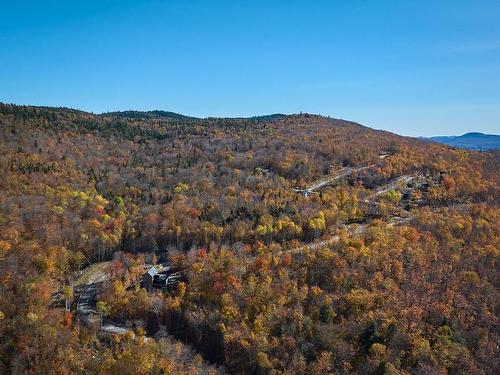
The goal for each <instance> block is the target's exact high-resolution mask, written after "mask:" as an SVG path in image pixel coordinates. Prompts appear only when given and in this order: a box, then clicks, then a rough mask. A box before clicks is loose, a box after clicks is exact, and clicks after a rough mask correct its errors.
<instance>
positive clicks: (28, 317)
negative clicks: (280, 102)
mask: <svg viewBox="0 0 500 375" xmlns="http://www.w3.org/2000/svg"><path fill="white" fill-rule="evenodd" d="M499 162H500V153H499V152H495V151H492V152H476V151H468V150H462V149H452V148H449V147H447V146H444V145H440V144H437V143H429V142H426V141H421V140H416V139H412V138H406V137H401V136H398V135H395V134H392V133H388V132H384V131H377V130H373V129H370V128H367V127H364V126H362V125H359V124H356V123H353V122H349V121H345V120H338V119H332V118H325V117H321V116H317V115H309V114H298V115H286V116H285V115H271V116H262V117H257V118H249V119H224V118H207V119H198V118H193V117H188V116H183V115H179V114H174V113H171V112H163V111H153V112H135V111H127V112H119V113H106V114H99V115H96V114H91V113H86V112H83V111H78V110H73V109H65V108H48V107H30V106H15V105H7V104H0V171H1V172H2V178H0V373H16V374H20V373H57V374H70V373H101V374H113V373H122V374H125V373H127V374H148V373H208V374H214V373H218V372H224V371H225V372H229V373H237V374H241V373H243V374H245V373H246V374H254V373H262V374H271V373H276V374H290V373H295V374H323V373H329V372H330V373H338V374H348V373H360V374H367V373H390V374H409V373H415V374H434V373H436V374H437V373H450V374H458V373H476V374H495V373H498V371H499V370H500V367H499V363H498V358H500V355H499V354H500V353H498V347H499V346H498V343H499V336H498V332H499V329H498V328H499V327H498V318H497V316H496V314H497V311H498V301H499V300H500V298H498V297H499V295H498V290H499V288H498V287H499V286H500V285H498V277H497V276H498V274H497V267H498V263H497V262H498V256H499V252H498V244H499V240H500V238H499V231H498V228H499V225H500V211H499V208H498V202H499V199H500V195H499V193H500V190H499V187H500V186H499V170H498V166H499V165H500V163H499ZM158 259H160V260H161V261H162V262H164V263H168V264H169V266H172V267H173V269H175V270H180V271H179V273H180V274H182V281H181V282H180V283H179V284H178V285H176V288H174V289H168V288H163V289H155V290H153V291H149V292H147V291H146V289H143V288H141V287H140V285H141V284H140V281H141V280H142V276H143V274H144V272H145V266H146V265H151V264H154V263H155V262H157V261H158ZM95 269H98V270H100V272H101V274H96V273H94V274H93V273H92V272H94V271H93V270H95ZM89 275H90V276H89ZM103 280H105V281H103ZM98 281H99V282H98ZM90 286H92V287H94V288H96V289H97V292H96V293H95V298H96V301H94V302H95V304H94V305H95V306H94V307H93V308H94V310H95V311H94V312H93V313H95V314H96V316H99V318H102V319H105V320H108V321H111V322H113V323H114V324H116V325H120V327H126V332H128V333H127V334H124V335H122V336H119V337H113V339H112V340H110V339H109V337H107V336H105V334H104V333H103V330H102V329H100V328H99V322H100V320H101V319H96V320H94V323H93V324H84V323H83V320H82V319H81V317H80V316H78V314H79V313H78V300H79V298H80V296H81V295H82V294H83V293H85V292H86V291H88V289H89V288H90ZM130 332H133V334H130ZM145 335H148V336H149V339H147V340H145V339H144V336H145ZM169 335H173V336H175V337H177V338H180V339H181V340H180V341H176V340H175V339H174V338H173V337H171V336H169ZM181 342H182V343H184V344H185V343H188V344H189V345H190V347H186V346H185V345H184V344H181ZM201 356H203V358H204V359H205V360H208V361H210V362H211V363H208V362H206V361H205V360H204V359H202V357H201Z"/></svg>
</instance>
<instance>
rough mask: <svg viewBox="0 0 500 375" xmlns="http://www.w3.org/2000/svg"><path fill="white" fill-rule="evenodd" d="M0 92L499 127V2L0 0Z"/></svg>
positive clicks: (182, 109) (403, 124)
mask: <svg viewBox="0 0 500 375" xmlns="http://www.w3.org/2000/svg"><path fill="white" fill-rule="evenodd" d="M0 15H1V16H0V17H1V21H0V43H1V46H2V48H0V101H2V102H11V103H17V104H33V105H50V106H68V107H73V108H80V109H83V110H88V111H93V112H103V111H112V110H126V109H137V110H150V109H164V110H170V111H174V112H179V113H183V114H189V115H194V116H251V115H259V114H269V113H276V112H280V113H297V112H301V111H302V112H310V113H320V114H323V115H332V116H335V117H339V118H346V119H350V120H353V121H357V122H360V123H363V124H365V125H367V126H370V127H374V128H377V129H386V130H389V131H393V132H396V133H399V134H405V135H425V136H430V135H443V134H462V133H464V132H467V131H482V132H487V133H497V134H498V133H500V1H493V0H491V1H483V0H474V1H465V0H454V1H444V0H443V1H436V0H421V1H406V0H393V1H385V0H377V1H368V0H364V1H362V0H342V1H334V0H331V1H321V0H317V1H305V0H304V1H298V0H287V1H271V0H268V1H258V0H254V1H238V0H227V1H217V0H212V1H197V0H191V1H178V0H163V1H158V0H157V1H153V0H145V1H127V0H121V1H105V0H102V1H93V0H87V1H76V0H73V1H64V2H63V1H43V2H41V1H22V0H16V1H14V0H10V1H8V0H2V1H0Z"/></svg>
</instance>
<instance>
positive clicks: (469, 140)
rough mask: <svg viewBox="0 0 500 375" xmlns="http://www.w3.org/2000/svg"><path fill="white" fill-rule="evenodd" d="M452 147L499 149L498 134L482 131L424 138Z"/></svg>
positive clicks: (499, 136)
mask: <svg viewBox="0 0 500 375" xmlns="http://www.w3.org/2000/svg"><path fill="white" fill-rule="evenodd" d="M426 139H428V140H431V141H434V142H438V143H443V144H445V145H448V146H452V147H460V148H467V149H469V150H480V151H482V150H498V149H500V135H495V134H483V133H477V132H472V133H466V134H464V135H458V136H439V137H430V138H426Z"/></svg>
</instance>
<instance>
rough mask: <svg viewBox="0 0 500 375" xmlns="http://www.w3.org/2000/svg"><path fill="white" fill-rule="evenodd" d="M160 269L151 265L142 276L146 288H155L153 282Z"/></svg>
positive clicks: (149, 289) (143, 285)
mask: <svg viewBox="0 0 500 375" xmlns="http://www.w3.org/2000/svg"><path fill="white" fill-rule="evenodd" d="M157 274H158V271H157V270H156V268H155V267H151V268H150V269H149V270H148V272H146V273H145V274H144V276H143V277H142V287H143V288H146V289H147V290H148V291H151V290H153V282H154V279H155V276H156V275H157Z"/></svg>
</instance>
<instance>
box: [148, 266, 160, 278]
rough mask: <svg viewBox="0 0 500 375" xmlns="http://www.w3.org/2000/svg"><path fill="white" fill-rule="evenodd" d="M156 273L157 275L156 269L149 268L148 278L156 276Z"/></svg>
mask: <svg viewBox="0 0 500 375" xmlns="http://www.w3.org/2000/svg"><path fill="white" fill-rule="evenodd" d="M157 273H158V271H157V270H156V268H155V267H151V268H150V269H149V270H148V274H149V275H150V276H154V275H156V274H157Z"/></svg>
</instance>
